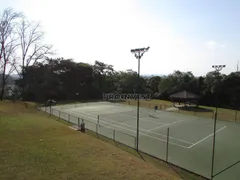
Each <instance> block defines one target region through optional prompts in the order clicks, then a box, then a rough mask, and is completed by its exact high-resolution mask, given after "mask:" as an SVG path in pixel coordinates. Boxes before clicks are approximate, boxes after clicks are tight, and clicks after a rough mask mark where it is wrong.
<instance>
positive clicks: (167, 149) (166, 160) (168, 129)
mask: <svg viewBox="0 0 240 180" xmlns="http://www.w3.org/2000/svg"><path fill="white" fill-rule="evenodd" d="M168 145H169V127H168V128H167V147H166V148H167V149H166V162H167V163H168Z"/></svg>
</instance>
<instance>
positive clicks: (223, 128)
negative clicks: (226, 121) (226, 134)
mask: <svg viewBox="0 0 240 180" xmlns="http://www.w3.org/2000/svg"><path fill="white" fill-rule="evenodd" d="M226 127H227V126H224V127H222V128H221V129H219V130H217V131H216V133H217V132H219V131H221V130H223V129H225V128H226ZM213 134H214V133H212V134H210V135H208V136H207V137H205V138H203V139H201V140H200V141H198V142H196V143H194V144H193V145H191V146H189V147H188V148H192V147H194V146H196V145H197V144H199V143H201V142H203V141H204V140H206V139H207V138H209V137H211V136H212V135H213Z"/></svg>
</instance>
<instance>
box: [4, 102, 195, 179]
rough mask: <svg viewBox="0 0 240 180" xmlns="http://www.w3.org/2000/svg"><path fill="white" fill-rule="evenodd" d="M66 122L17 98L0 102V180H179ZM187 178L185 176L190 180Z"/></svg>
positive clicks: (162, 168) (164, 169) (158, 165)
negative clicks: (79, 130)
mask: <svg viewBox="0 0 240 180" xmlns="http://www.w3.org/2000/svg"><path fill="white" fill-rule="evenodd" d="M67 125H68V124H67V123H65V124H64V123H62V122H60V121H58V120H56V119H54V118H48V115H47V114H45V113H43V112H40V111H37V110H35V108H34V106H33V105H28V108H25V106H24V104H23V103H20V102H16V103H12V102H1V103H0V161H1V163H0V172H1V173H0V179H1V180H10V179H14V180H16V179H17V180H23V179H24V180H26V179H31V180H35V179H41V180H50V179H51V180H59V179H66V180H76V179H83V180H88V179H91V180H99V179H101V180H113V179H121V180H122V179H124V180H133V179H140V180H158V179H159V180H178V179H181V178H180V176H179V174H178V173H176V172H175V171H173V169H172V168H170V167H169V166H167V165H163V164H162V165H161V163H159V161H158V162H153V161H156V160H153V159H151V158H150V157H147V156H145V158H144V160H143V159H141V158H139V157H137V155H136V154H135V155H134V152H133V153H132V154H131V153H128V152H126V151H124V150H122V149H121V148H118V147H116V145H113V144H111V143H107V142H105V141H102V140H99V139H97V138H95V137H94V135H91V134H90V133H85V134H84V133H80V132H77V131H73V130H72V129H70V128H69V127H68V126H67ZM135 153H136V152H135ZM139 156H140V155H139ZM150 159H151V160H150ZM150 161H151V162H152V163H150ZM188 177H189V178H185V179H189V180H190V179H195V178H192V177H193V176H188Z"/></svg>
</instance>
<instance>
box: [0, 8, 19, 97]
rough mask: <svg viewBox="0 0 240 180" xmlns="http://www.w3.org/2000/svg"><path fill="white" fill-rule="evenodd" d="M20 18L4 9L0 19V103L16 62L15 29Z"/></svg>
mask: <svg viewBox="0 0 240 180" xmlns="http://www.w3.org/2000/svg"><path fill="white" fill-rule="evenodd" d="M20 17H22V14H21V13H17V12H14V11H13V10H12V9H11V8H7V9H5V10H4V11H3V14H2V15H1V17H0V44H1V46H0V63H1V64H0V65H1V66H0V68H1V69H0V70H1V92H0V99H1V101H2V100H3V96H4V92H5V86H6V84H7V79H8V78H9V75H10V74H11V73H12V72H13V70H14V66H15V62H16V53H15V52H16V49H17V47H18V45H19V44H18V43H17V37H16V31H15V28H16V25H17V20H18V19H19V18H20Z"/></svg>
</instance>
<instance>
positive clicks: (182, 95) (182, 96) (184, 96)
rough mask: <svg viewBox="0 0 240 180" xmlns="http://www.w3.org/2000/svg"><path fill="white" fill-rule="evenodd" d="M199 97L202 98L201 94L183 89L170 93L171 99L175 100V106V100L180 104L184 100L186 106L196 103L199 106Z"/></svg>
mask: <svg viewBox="0 0 240 180" xmlns="http://www.w3.org/2000/svg"><path fill="white" fill-rule="evenodd" d="M199 99H200V96H198V95H196V94H193V93H191V92H187V91H181V92H178V93H176V94H172V95H170V100H171V101H172V102H173V106H175V105H174V103H175V102H178V103H179V105H180V103H181V102H183V103H184V105H185V106H186V105H187V104H189V105H191V104H196V106H198V100H199Z"/></svg>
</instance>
